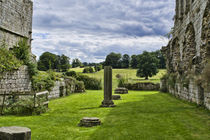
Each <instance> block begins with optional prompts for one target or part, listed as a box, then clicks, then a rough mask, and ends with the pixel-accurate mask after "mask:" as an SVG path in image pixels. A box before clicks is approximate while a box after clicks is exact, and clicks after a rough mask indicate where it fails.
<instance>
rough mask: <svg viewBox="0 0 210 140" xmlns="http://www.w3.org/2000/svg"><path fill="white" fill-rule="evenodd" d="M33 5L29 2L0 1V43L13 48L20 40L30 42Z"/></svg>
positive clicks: (25, 0)
mask: <svg viewBox="0 0 210 140" xmlns="http://www.w3.org/2000/svg"><path fill="white" fill-rule="evenodd" d="M32 13H33V3H32V2H31V0H0V41H1V42H2V41H3V40H4V41H5V42H6V44H7V45H8V47H9V48H11V47H13V46H14V45H15V44H16V43H17V42H18V41H19V40H20V39H21V38H27V39H28V41H29V43H30V42H31V34H32Z"/></svg>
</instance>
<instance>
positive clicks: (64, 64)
mask: <svg viewBox="0 0 210 140" xmlns="http://www.w3.org/2000/svg"><path fill="white" fill-rule="evenodd" d="M59 58H60V66H61V69H62V71H63V72H66V71H67V70H68V69H69V68H70V63H69V61H70V58H69V57H68V56H65V55H61V56H60V57H59Z"/></svg>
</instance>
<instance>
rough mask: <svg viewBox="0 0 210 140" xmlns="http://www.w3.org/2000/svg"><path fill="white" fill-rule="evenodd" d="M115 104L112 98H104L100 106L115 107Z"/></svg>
mask: <svg viewBox="0 0 210 140" xmlns="http://www.w3.org/2000/svg"><path fill="white" fill-rule="evenodd" d="M115 106H116V105H115V104H114V102H113V101H112V100H108V101H107V100H104V101H103V102H102V105H101V106H100V107H115Z"/></svg>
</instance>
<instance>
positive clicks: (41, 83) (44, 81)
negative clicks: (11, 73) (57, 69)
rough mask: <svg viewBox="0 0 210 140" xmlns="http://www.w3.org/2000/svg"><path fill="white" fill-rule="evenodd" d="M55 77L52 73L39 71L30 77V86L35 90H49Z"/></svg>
mask: <svg viewBox="0 0 210 140" xmlns="http://www.w3.org/2000/svg"><path fill="white" fill-rule="evenodd" d="M56 79H57V78H56V76H55V75H54V74H52V73H46V72H39V73H38V74H37V75H35V76H33V77H32V88H33V90H34V91H36V92H39V91H44V90H48V91H51V89H52V87H53V86H54V84H55V80H56Z"/></svg>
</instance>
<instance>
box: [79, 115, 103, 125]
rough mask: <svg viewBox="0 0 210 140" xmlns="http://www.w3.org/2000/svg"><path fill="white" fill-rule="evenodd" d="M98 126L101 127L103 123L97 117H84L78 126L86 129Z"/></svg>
mask: <svg viewBox="0 0 210 140" xmlns="http://www.w3.org/2000/svg"><path fill="white" fill-rule="evenodd" d="M97 125H101V121H100V119H99V118H96V117H84V118H83V119H81V120H80V123H79V124H78V126H84V127H92V126H97Z"/></svg>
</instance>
